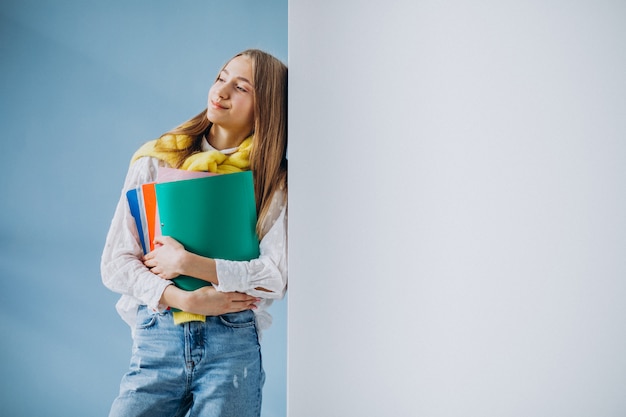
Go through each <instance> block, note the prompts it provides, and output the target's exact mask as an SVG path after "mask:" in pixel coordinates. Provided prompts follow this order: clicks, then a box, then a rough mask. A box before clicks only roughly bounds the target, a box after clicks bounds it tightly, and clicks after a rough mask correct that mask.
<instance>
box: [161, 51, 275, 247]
mask: <svg viewBox="0 0 626 417" xmlns="http://www.w3.org/2000/svg"><path fill="white" fill-rule="evenodd" d="M242 55H243V56H246V57H248V58H250V60H251V62H252V74H253V75H252V76H253V80H252V82H253V84H254V86H255V94H254V140H253V144H252V150H251V152H250V169H251V170H252V172H253V175H254V193H255V197H256V208H257V217H258V221H257V227H256V228H257V233H258V235H259V238H261V237H262V233H263V231H262V230H261V226H262V225H263V222H264V220H265V217H266V216H267V214H268V211H269V208H270V203H271V201H272V197H273V195H274V193H275V192H276V191H277V190H280V189H283V190H284V191H285V198H286V191H287V66H286V65H285V64H283V63H282V62H281V61H280V60H278V59H276V58H275V57H273V56H272V55H270V54H268V53H266V52H263V51H260V50H258V49H248V50H245V51H243V52H241V53H239V54H237V55H235V56H234V57H233V58H236V57H238V56H242ZM233 58H231V60H232V59H233ZM229 62H230V60H229ZM227 64H228V63H226V64H225V65H224V67H225V66H226V65H227ZM222 69H223V68H222ZM206 112H207V110H206V109H205V110H203V111H202V112H201V113H199V114H198V115H196V116H194V117H193V118H191V119H190V120H188V121H186V122H184V123H182V124H181V125H180V126H178V127H176V128H174V129H172V130H171V131H169V132H167V133H165V134H163V135H162V136H161V138H163V137H164V136H166V135H169V134H174V135H181V134H182V135H187V136H189V137H190V138H191V139H192V140H191V141H190V145H189V146H188V147H186V148H184V149H171V148H166V147H165V145H164V144H161V143H160V142H161V141H160V140H159V141H157V145H156V146H157V148H159V147H161V149H160V150H163V151H171V152H173V153H177V154H178V155H177V160H178V163H177V167H180V166H181V165H182V163H183V162H184V161H185V159H187V158H188V157H189V156H190V155H192V154H194V153H197V152H200V151H201V146H202V140H203V139H202V138H203V137H204V136H205V135H208V133H209V130H210V129H211V126H212V123H211V122H210V121H209V120H208V119H207V116H206ZM160 145H161V146H160Z"/></svg>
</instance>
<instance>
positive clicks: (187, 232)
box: [155, 171, 259, 291]
mask: <svg viewBox="0 0 626 417" xmlns="http://www.w3.org/2000/svg"><path fill="white" fill-rule="evenodd" d="M155 190H156V197H157V205H158V208H159V220H160V223H161V234H162V235H163V236H171V237H173V238H174V239H176V240H177V241H179V242H180V243H181V244H182V245H183V246H184V247H185V249H187V250H188V251H190V252H192V253H195V254H198V255H202V256H206V257H209V258H215V259H227V260H231V261H247V260H250V259H255V258H258V256H259V239H258V237H257V235H256V222H257V215H256V203H255V199H254V184H253V179H252V172H251V171H244V172H237V173H233V174H223V175H215V176H210V177H204V178H196V179H190V180H180V181H174V182H166V183H158V184H156V185H155ZM173 281H174V284H175V285H176V286H177V287H179V288H182V289H184V290H188V291H193V290H196V289H198V288H200V287H203V286H207V285H211V284H210V283H208V282H206V281H203V280H200V279H197V278H193V277H188V276H179V277H177V278H175V279H174V280H173Z"/></svg>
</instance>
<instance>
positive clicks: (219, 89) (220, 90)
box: [216, 84, 228, 98]
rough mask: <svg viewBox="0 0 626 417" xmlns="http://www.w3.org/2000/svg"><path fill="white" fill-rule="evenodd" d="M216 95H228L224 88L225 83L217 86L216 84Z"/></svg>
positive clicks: (221, 96) (224, 96)
mask: <svg viewBox="0 0 626 417" xmlns="http://www.w3.org/2000/svg"><path fill="white" fill-rule="evenodd" d="M216 92H217V96H218V97H220V98H227V97H228V90H227V88H226V84H221V85H219V86H217V91H216Z"/></svg>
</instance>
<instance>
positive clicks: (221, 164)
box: [131, 134, 252, 324]
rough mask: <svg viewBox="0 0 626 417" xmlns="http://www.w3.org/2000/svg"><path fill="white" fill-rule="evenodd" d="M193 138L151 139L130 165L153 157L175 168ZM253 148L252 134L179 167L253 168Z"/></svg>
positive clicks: (178, 317)
mask: <svg viewBox="0 0 626 417" xmlns="http://www.w3.org/2000/svg"><path fill="white" fill-rule="evenodd" d="M192 140H193V138H192V137H190V136H187V135H173V134H168V135H164V136H162V137H161V138H160V139H157V140H152V141H150V142H147V143H145V144H144V145H143V146H142V147H140V148H139V149H138V150H137V152H135V154H134V155H133V157H132V159H131V164H132V163H133V162H135V161H136V160H137V159H139V158H141V157H144V156H151V157H154V158H157V159H160V160H162V161H165V162H167V163H168V164H169V165H170V166H172V167H174V166H175V165H176V164H177V162H178V155H177V154H176V152H175V151H176V150H179V149H185V148H187V147H189V145H191V142H192ZM157 141H160V142H159V146H158V148H157V147H156V144H157ZM251 148H252V136H250V137H248V138H246V139H245V140H244V141H243V142H241V145H239V147H238V148H237V150H236V151H235V152H233V153H232V154H230V155H225V154H223V153H222V152H220V151H218V150H210V151H204V152H198V153H195V154H193V155H191V156H189V157H188V158H187V159H185V161H184V162H183V164H182V166H181V167H180V168H181V169H184V170H187V171H207V172H213V173H216V174H229V173H233V172H241V171H246V170H249V169H250V149H251ZM173 151H174V152H173ZM172 316H173V318H174V323H175V324H181V323H187V322H190V321H206V317H205V316H202V315H200V314H193V313H187V312H186V311H174V312H172Z"/></svg>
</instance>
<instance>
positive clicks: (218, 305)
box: [185, 286, 260, 316]
mask: <svg viewBox="0 0 626 417" xmlns="http://www.w3.org/2000/svg"><path fill="white" fill-rule="evenodd" d="M259 301H260V299H259V298H257V297H252V296H250V295H248V294H242V293H238V292H219V291H217V290H216V289H215V288H214V287H212V286H207V287H202V288H199V289H197V290H195V291H191V292H189V299H188V302H189V306H188V307H187V309H186V310H185V311H187V312H189V313H195V314H202V315H203V316H219V315H221V314H226V313H238V312H240V311H244V310H250V309H252V310H254V309H256V308H257V307H256V305H255V303H257V302H259Z"/></svg>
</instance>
